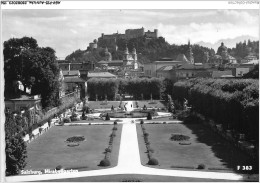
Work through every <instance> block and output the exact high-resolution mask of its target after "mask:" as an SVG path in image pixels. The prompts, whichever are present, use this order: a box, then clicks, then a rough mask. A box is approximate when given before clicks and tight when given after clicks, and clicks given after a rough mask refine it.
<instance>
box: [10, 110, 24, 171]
mask: <svg viewBox="0 0 260 183" xmlns="http://www.w3.org/2000/svg"><path fill="white" fill-rule="evenodd" d="M18 119H19V118H15V117H14V116H13V115H12V114H6V121H5V143H6V146H5V153H6V175H7V176H8V175H17V174H18V173H19V171H20V170H22V169H23V168H24V167H25V166H26V158H27V150H26V143H25V142H24V140H23V139H22V137H21V135H20V134H17V132H18V131H17V129H18V127H19V125H18V124H19V123H20V122H19V121H18Z"/></svg>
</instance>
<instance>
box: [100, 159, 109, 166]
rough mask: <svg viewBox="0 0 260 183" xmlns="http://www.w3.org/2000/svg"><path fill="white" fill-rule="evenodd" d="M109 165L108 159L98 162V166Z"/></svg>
mask: <svg viewBox="0 0 260 183" xmlns="http://www.w3.org/2000/svg"><path fill="white" fill-rule="evenodd" d="M110 165H111V163H110V161H109V160H108V159H103V160H101V161H100V163H99V166H110Z"/></svg>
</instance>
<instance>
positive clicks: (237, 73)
mask: <svg viewBox="0 0 260 183" xmlns="http://www.w3.org/2000/svg"><path fill="white" fill-rule="evenodd" d="M248 72H249V68H245V67H237V68H233V69H232V75H233V76H235V77H242V76H243V75H245V74H246V73H248Z"/></svg>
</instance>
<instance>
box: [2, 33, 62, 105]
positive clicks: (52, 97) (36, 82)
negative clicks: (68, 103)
mask: <svg viewBox="0 0 260 183" xmlns="http://www.w3.org/2000/svg"><path fill="white" fill-rule="evenodd" d="M4 61H5V65H4V71H5V86H6V87H5V89H6V91H5V97H7V98H9V97H13V94H14V93H15V92H14V90H13V88H14V86H13V83H14V82H15V81H20V82H22V84H23V85H24V88H31V94H41V96H42V105H43V107H47V106H51V105H54V106H55V105H58V104H59V102H58V101H59V100H58V93H59V81H58V76H59V67H58V65H57V63H56V56H55V51H54V50H53V49H52V48H50V47H45V48H44V47H39V46H38V44H37V41H36V40H35V39H33V38H28V37H23V38H21V39H19V38H12V39H10V40H8V41H5V42H4ZM10 91H11V92H10ZM10 93H11V96H10V95H8V94H10Z"/></svg>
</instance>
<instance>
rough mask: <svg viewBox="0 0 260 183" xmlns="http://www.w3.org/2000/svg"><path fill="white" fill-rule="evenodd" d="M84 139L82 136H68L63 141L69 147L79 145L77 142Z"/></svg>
mask: <svg viewBox="0 0 260 183" xmlns="http://www.w3.org/2000/svg"><path fill="white" fill-rule="evenodd" d="M84 140H85V137H84V136H73V137H69V138H68V139H67V140H66V141H65V142H67V143H68V146H69V147H75V146H79V143H80V142H82V141H84Z"/></svg>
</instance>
